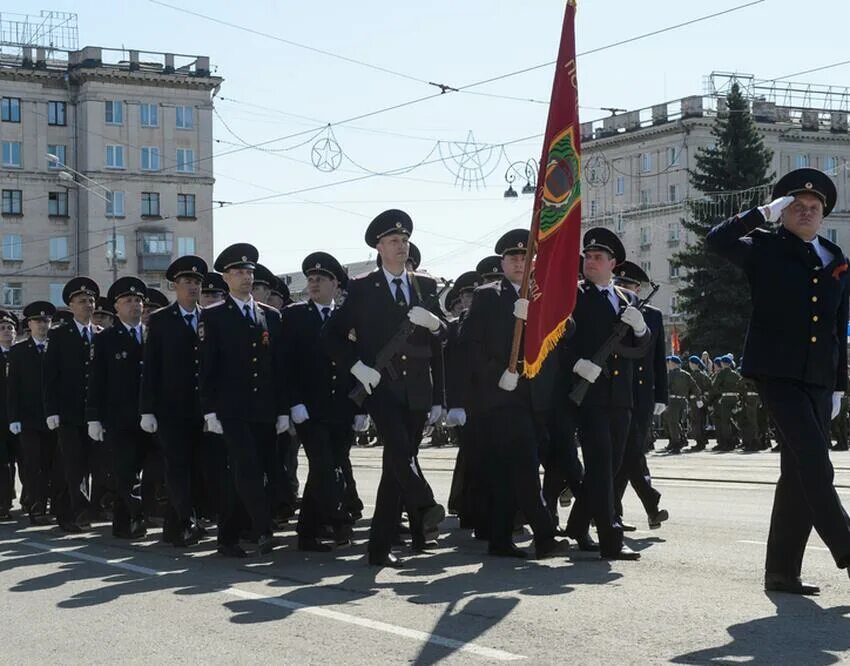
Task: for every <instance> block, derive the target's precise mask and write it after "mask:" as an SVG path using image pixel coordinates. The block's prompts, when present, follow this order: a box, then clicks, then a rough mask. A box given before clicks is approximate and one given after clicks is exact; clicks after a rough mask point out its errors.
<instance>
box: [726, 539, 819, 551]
mask: <svg viewBox="0 0 850 666" xmlns="http://www.w3.org/2000/svg"><path fill="white" fill-rule="evenodd" d="M738 543H748V544H751V545H753V546H766V545H767V541H748V540H746V539H741V540H740V541H738ZM806 550H825V551H826V552H827V553H828V552H829V548H824V547H823V546H806Z"/></svg>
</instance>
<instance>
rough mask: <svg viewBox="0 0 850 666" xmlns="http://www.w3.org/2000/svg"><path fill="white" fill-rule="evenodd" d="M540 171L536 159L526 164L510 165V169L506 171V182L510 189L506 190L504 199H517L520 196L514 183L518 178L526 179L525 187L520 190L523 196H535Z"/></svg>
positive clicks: (515, 163) (527, 161) (514, 163)
mask: <svg viewBox="0 0 850 666" xmlns="http://www.w3.org/2000/svg"><path fill="white" fill-rule="evenodd" d="M538 170H539V167H538V165H537V160H535V159H534V158H532V159H530V160H526V161H525V162H513V163H511V164H510V165H508V169H507V171H505V182H506V183H507V184H508V189H506V190H505V194H504V195H503V196H504V198H505V199H516V198H517V196H519V195H518V194H517V191H516V190H515V189H514V187H513V183H514V181H515V180H516V179H517V178H524V179H525V185H523V186H522V189H521V190H520V191H521V192H522V193H523V194H534V192H535V191H536V190H537V172H538Z"/></svg>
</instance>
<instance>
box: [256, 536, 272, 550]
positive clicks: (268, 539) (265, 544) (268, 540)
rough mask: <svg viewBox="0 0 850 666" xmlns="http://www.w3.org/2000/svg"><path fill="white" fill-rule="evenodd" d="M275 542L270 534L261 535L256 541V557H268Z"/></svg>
mask: <svg viewBox="0 0 850 666" xmlns="http://www.w3.org/2000/svg"><path fill="white" fill-rule="evenodd" d="M274 546H275V542H274V538H273V537H272V535H271V534H263V535H261V536H260V538H259V539H258V540H257V555H268V554H269V553H271V552H272V551H273V550H274Z"/></svg>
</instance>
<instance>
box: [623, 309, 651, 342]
mask: <svg viewBox="0 0 850 666" xmlns="http://www.w3.org/2000/svg"><path fill="white" fill-rule="evenodd" d="M620 321H622V322H624V323H626V324H628V325H629V326H631V327H632V330H633V331H634V332H635V335H636V336H638V337H640V336H642V335H643V334H644V333H646V322H645V321H644V320H643V315H642V314H641V311H640V310H638V309H637V308H636V307H634V306H633V305H630V306H629V307H627V308H626V309H625V310H623V314H621V315H620Z"/></svg>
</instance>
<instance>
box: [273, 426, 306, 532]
mask: <svg viewBox="0 0 850 666" xmlns="http://www.w3.org/2000/svg"><path fill="white" fill-rule="evenodd" d="M275 440H276V444H275V455H276V456H277V469H276V471H275V476H276V477H277V478H278V480H279V482H278V483H277V484H276V485H275V487H274V509H273V511H272V513H273V514H284V515H287V516H291V515H292V514H293V513H295V508H296V504H297V500H298V447H299V446H300V442H299V440H298V437H297V436H295V437H293V436H292V435H291V434H290V433H289V431H286V432H282V433H280V434H279V435H275Z"/></svg>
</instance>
